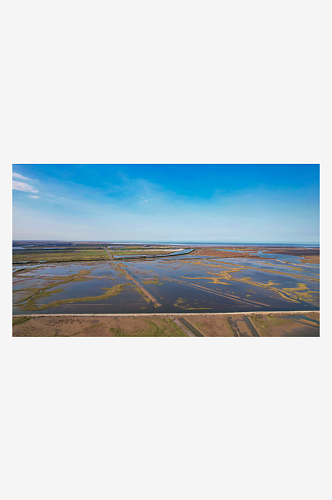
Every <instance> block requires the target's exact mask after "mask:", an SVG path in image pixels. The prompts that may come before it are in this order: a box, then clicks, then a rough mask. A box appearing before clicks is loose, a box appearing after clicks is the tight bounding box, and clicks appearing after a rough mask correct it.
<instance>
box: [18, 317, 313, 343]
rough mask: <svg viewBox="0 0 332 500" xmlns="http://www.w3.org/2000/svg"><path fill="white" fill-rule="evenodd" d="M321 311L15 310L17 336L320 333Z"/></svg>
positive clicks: (269, 335)
mask: <svg viewBox="0 0 332 500" xmlns="http://www.w3.org/2000/svg"><path fill="white" fill-rule="evenodd" d="M319 335H320V333H319V313H318V312H308V311H304V312H301V311H300V312H271V313H263V312H261V313H259V312H254V313H246V314H242V313H233V314H213V313H209V314H190V313H187V314H186V313H182V314H158V313H156V314H139V315H134V314H123V315H115V314H105V315H97V314H91V315H90V314H87V315H64V314H63V315H50V314H45V315H40V316H31V315H26V316H14V317H13V337H319Z"/></svg>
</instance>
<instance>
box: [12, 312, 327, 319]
mask: <svg viewBox="0 0 332 500" xmlns="http://www.w3.org/2000/svg"><path fill="white" fill-rule="evenodd" d="M303 313H306V314H308V313H318V314H319V313H320V311H319V310H315V311H248V312H247V311H242V312H225V313H209V312H207V313H201V312H200V313H193V312H179V313H177V312H170V313H155V312H151V313H103V314H102V313H81V314H68V313H57V314H13V315H12V317H13V318H20V317H21V316H25V317H31V318H38V317H42V316H78V317H80V316H186V315H188V316H227V315H228V316H229V315H232V316H234V315H235V314H242V315H243V314H245V315H246V316H249V315H251V314H253V315H255V316H257V314H264V315H269V316H270V315H271V314H303Z"/></svg>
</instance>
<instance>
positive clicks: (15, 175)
mask: <svg viewBox="0 0 332 500" xmlns="http://www.w3.org/2000/svg"><path fill="white" fill-rule="evenodd" d="M13 177H15V179H27V180H28V179H29V177H24V176H23V175H21V174H18V173H16V172H13Z"/></svg>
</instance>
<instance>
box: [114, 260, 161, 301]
mask: <svg viewBox="0 0 332 500" xmlns="http://www.w3.org/2000/svg"><path fill="white" fill-rule="evenodd" d="M122 271H123V272H124V274H125V275H126V276H127V278H128V279H130V280H131V281H133V282H134V283H135V285H136V286H137V287H138V288H139V289H140V290H141V291H142V292H143V293H144V294H145V295H146V296H147V297H148V298H149V299H150V300H152V302H153V303H154V304H155V305H156V306H157V307H161V304H160V302H158V300H157V299H156V298H155V297H154V296H153V295H151V293H150V292H148V291H147V289H146V288H144V286H143V285H141V284H140V283H139V282H138V281H137V279H135V278H134V276H132V275H131V274H130V273H129V271H127V270H126V269H124V268H122Z"/></svg>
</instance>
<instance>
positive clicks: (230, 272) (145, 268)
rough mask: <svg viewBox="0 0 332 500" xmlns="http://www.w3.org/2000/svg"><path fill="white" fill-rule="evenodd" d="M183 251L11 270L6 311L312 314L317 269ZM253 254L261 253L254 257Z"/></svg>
mask: <svg viewBox="0 0 332 500" xmlns="http://www.w3.org/2000/svg"><path fill="white" fill-rule="evenodd" d="M183 253H188V252H186V251H184V252H175V255H174V256H173V257H171V256H170V257H168V258H167V259H165V258H157V259H154V260H153V259H151V260H145V259H141V260H135V261H133V260H131V261H123V260H122V261H117V262H115V261H109V262H102V263H99V262H91V263H73V264H71V263H63V264H43V265H34V266H31V267H28V266H26V267H23V268H21V269H20V268H19V267H17V266H13V270H14V271H15V273H14V276H13V283H14V284H13V302H14V306H13V312H14V314H24V313H32V314H34V313H38V311H41V312H43V313H123V312H132V313H140V312H181V311H183V312H188V311H191V312H236V311H238V312H245V311H256V310H257V311H265V310H266V311H269V310H271V311H274V310H276V311H277V310H285V311H295V310H318V309H319V266H317V265H315V266H309V265H307V264H306V265H303V264H302V265H301V262H299V260H300V258H299V257H294V256H286V255H279V254H276V258H274V257H275V254H268V258H266V259H264V258H260V259H253V258H251V259H249V258H248V259H243V258H230V259H225V258H218V257H204V256H203V257H202V256H195V255H190V254H189V255H186V256H185V257H184V255H183ZM257 256H258V257H264V256H267V254H264V253H263V252H261V251H258V252H257ZM152 299H154V300H152ZM156 304H158V305H156Z"/></svg>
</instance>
